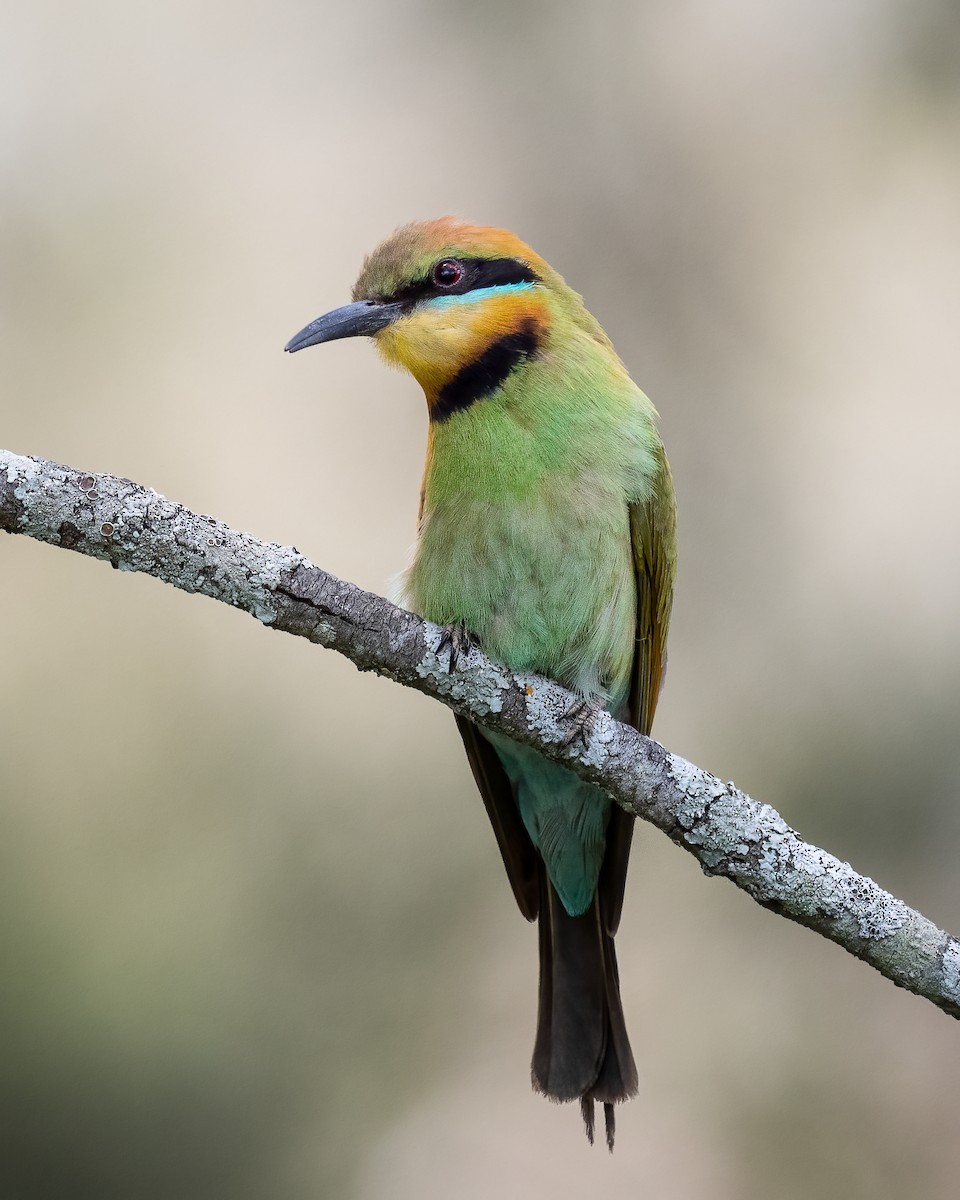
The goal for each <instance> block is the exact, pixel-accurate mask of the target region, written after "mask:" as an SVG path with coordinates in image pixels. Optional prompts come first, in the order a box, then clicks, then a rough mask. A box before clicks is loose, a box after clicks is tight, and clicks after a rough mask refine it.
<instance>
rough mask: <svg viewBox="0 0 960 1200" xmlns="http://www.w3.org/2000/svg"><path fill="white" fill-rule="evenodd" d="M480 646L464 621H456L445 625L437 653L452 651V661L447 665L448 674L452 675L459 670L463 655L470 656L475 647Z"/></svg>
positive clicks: (441, 631) (441, 632)
mask: <svg viewBox="0 0 960 1200" xmlns="http://www.w3.org/2000/svg"><path fill="white" fill-rule="evenodd" d="M477 645H479V642H478V641H477V638H476V636H475V635H474V634H472V633H470V631H469V630H468V629H467V627H466V626H465V625H464V623H463V622H462V621H454V623H453V624H452V625H444V627H443V628H442V629H441V630H440V641H439V643H438V644H437V653H438V654H442V653H443V651H444V650H446V649H449V650H450V661H449V663H448V664H447V674H448V675H452V674H453V673H454V671H455V670H456V669H457V661H458V659H459V658H460V657H461V656H462V655H466V654H469V653H470V651H471V650H472V649H473V648H474V646H477Z"/></svg>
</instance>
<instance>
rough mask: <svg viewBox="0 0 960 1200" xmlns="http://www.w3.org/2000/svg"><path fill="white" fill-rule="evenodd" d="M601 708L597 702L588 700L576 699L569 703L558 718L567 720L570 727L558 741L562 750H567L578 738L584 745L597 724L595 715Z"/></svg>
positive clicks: (597, 715) (598, 713)
mask: <svg viewBox="0 0 960 1200" xmlns="http://www.w3.org/2000/svg"><path fill="white" fill-rule="evenodd" d="M602 711H603V708H602V706H601V705H599V704H595V703H592V702H591V701H589V700H577V701H576V702H575V703H574V704H571V705H570V707H569V708H568V709H567V711H566V712H565V713H564V714H563V716H562V717H561V718H560V719H561V721H564V722H569V724H570V728H569V730H568V732H567V734H566V736H565V737H564V739H563V741H562V742H561V743H560V744H561V746H563V748H564V750H567V749H568V748H569V747H570V746H572V745H573V743H574V742H575V741H576V740H577V738H579V739H580V741H581V742H583V744H584V746H586V744H587V742H588V741H589V740H590V735H591V734H592V733H593V731H594V728H595V727H596V724H597V717H599V716H600V713H601V712H602Z"/></svg>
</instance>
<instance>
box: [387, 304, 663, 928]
mask: <svg viewBox="0 0 960 1200" xmlns="http://www.w3.org/2000/svg"><path fill="white" fill-rule="evenodd" d="M556 308H557V309H559V311H558V312H556V314H555V316H554V319H553V322H552V327H551V332H550V335H549V336H548V338H547V341H546V345H545V346H544V348H543V350H542V351H541V353H540V355H539V356H538V357H537V358H536V359H535V360H533V361H531V362H528V363H527V364H526V365H525V366H524V367H523V369H522V370H518V371H516V372H514V374H513V375H512V376H511V377H510V378H509V379H508V380H507V381H506V382H505V384H504V385H503V386H502V387H501V388H500V389H499V390H498V391H497V392H496V393H495V394H494V395H491V396H489V397H487V398H485V399H484V400H483V401H482V402H481V403H478V404H475V405H473V406H472V407H471V408H469V409H467V410H466V411H464V412H462V413H459V414H458V415H457V417H456V418H455V419H453V420H450V421H447V422H444V423H443V424H440V425H437V426H434V428H433V429H432V430H431V454H430V460H429V464H428V467H427V471H426V475H425V478H424V502H423V514H422V519H421V530H420V538H419V542H418V546H417V551H416V557H415V559H414V563H413V566H412V567H411V569H410V571H409V573H408V576H407V585H406V592H407V599H408V601H409V603H410V605H411V607H413V608H414V609H415V610H416V611H417V612H421V613H423V615H424V616H426V617H429V618H430V620H432V621H436V622H437V623H438V624H440V625H447V624H452V623H453V622H457V621H460V622H463V624H464V625H465V626H466V628H467V629H468V630H470V631H471V632H472V633H474V634H476V635H477V637H478V638H479V640H480V643H481V645H482V646H483V647H484V649H485V650H486V651H487V653H488V654H490V655H492V656H493V657H494V658H496V659H499V660H500V661H502V662H503V663H505V664H506V665H507V666H508V667H512V668H513V669H515V670H524V671H539V672H541V673H543V674H545V675H548V676H550V677H551V678H554V679H557V680H558V681H559V682H561V683H564V684H566V685H567V686H568V687H571V688H573V689H575V690H577V691H579V692H581V693H582V694H583V695H584V696H585V697H588V698H590V699H597V700H600V701H602V702H603V704H604V705H605V706H606V707H609V708H610V709H611V710H612V711H613V712H615V713H617V714H618V715H621V716H625V715H626V705H627V701H628V698H629V693H630V681H631V672H632V668H633V662H634V633H635V628H636V603H637V601H636V584H635V578H634V577H635V566H634V554H633V545H632V541H631V532H630V520H629V509H630V505H631V504H637V505H643V504H645V503H646V502H647V501H648V500H649V498H650V497H651V496H652V495H653V494H654V491H655V490H656V489H657V488H658V487H659V488H660V489H662V488H663V487H664V475H663V463H664V460H663V457H662V454H661V453H660V452H659V446H660V443H659V438H658V436H657V433H656V430H655V428H654V424H653V420H654V411H653V407H652V405H651V404H650V402H649V401H648V400H647V398H646V397H645V396H644V395H643V394H642V393H641V392H640V391H639V389H638V388H637V387H636V386H635V385H634V384H633V382H632V381H631V380H630V378H629V376H628V375H627V374H626V372H625V371H624V369H623V368H622V367H621V365H620V363H619V361H618V360H617V359H616V358H615V356H614V355H613V353H612V351H611V350H610V349H609V348H608V346H607V345H605V344H604V343H603V342H600V341H597V340H596V339H595V338H593V337H590V336H589V335H588V334H587V333H585V332H584V331H582V330H581V329H580V328H579V327H578V326H577V325H575V324H574V323H573V322H572V321H571V320H570V318H569V316H568V315H567V313H566V312H564V311H563V310H562V308H561V306H560V305H559V304H558V305H556ZM490 740H491V741H493V742H494V744H495V745H496V747H497V750H498V752H499V754H500V757H501V759H502V760H503V763H504V766H505V767H506V770H507V774H508V776H509V777H510V779H511V781H512V782H513V783H514V785H515V787H516V789H517V799H518V802H519V805H520V811H521V814H522V816H523V820H524V824H525V825H526V827H527V830H528V832H529V834H530V837H531V838H532V840H533V842H534V845H536V846H537V848H538V850H539V851H540V853H541V855H542V856H543V859H544V861H545V863H546V866H547V872H548V874H549V876H550V879H551V881H552V882H553V885H554V887H555V888H556V889H557V892H558V893H559V895H560V898H561V899H562V901H563V903H564V907H565V908H566V909H567V911H568V912H569V913H570V914H571V915H577V914H579V913H582V912H584V911H585V909H586V908H587V907H588V906H589V904H590V902H591V901H592V899H593V895H594V893H595V891H596V886H597V877H598V874H599V871H600V864H601V861H602V859H603V852H604V836H603V835H604V829H605V827H606V820H607V813H608V809H609V804H610V801H609V799H607V798H606V797H605V796H604V794H603V793H602V792H600V791H598V790H597V789H596V788H593V787H590V786H589V785H587V784H584V783H583V782H582V781H580V780H578V779H577V778H576V777H575V776H573V775H571V774H570V772H568V771H566V770H564V769H563V768H561V767H557V766H555V765H554V764H551V763H549V762H547V761H546V760H545V759H543V758H541V757H540V756H539V755H536V754H531V753H530V752H529V751H526V750H524V749H522V748H521V747H519V746H516V745H514V744H513V743H510V742H508V741H506V740H505V739H501V738H496V737H491V738H490Z"/></svg>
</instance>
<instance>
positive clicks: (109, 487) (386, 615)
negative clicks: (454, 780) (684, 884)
mask: <svg viewBox="0 0 960 1200" xmlns="http://www.w3.org/2000/svg"><path fill="white" fill-rule="evenodd" d="M0 530H3V531H6V532H7V533H23V534H26V535H27V536H28V537H32V538H36V539H37V540H39V541H42V542H49V543H51V544H52V545H54V546H62V547H64V548H65V549H68V550H76V551H78V552H79V553H81V554H89V555H91V556H93V557H94V558H101V559H105V560H106V561H107V562H109V563H111V564H112V565H113V566H114V567H117V568H119V569H120V570H122V571H143V572H145V573H146V574H148V575H154V576H156V578H157V579H162V580H163V581H164V582H166V583H170V584H173V586H174V587H177V588H180V589H181V590H182V591H185V592H201V593H202V594H203V595H205V596H210V597H211V598H213V599H214V600H221V601H223V602H224V603H225V604H231V605H233V606H234V607H235V608H241V609H243V610H244V611H245V612H248V613H250V614H251V615H252V616H254V617H256V618H257V620H259V621H262V622H263V623H264V624H265V625H268V626H270V627H271V628H273V629H280V630H283V631H285V632H287V633H293V634H296V635H297V636H299V637H305V638H307V639H308V640H309V641H311V642H318V643H319V644H320V645H322V646H328V647H330V648H331V649H333V650H337V651H339V652H340V653H341V654H344V655H346V656H347V658H349V659H351V661H352V662H354V663H355V664H356V666H357V667H359V669H360V670H361V671H376V672H378V673H379V674H380V675H386V676H387V677H388V678H390V679H394V680H396V681H397V682H398V683H402V684H404V685H405V686H407V687H413V688H416V689H417V690H418V691H421V692H425V693H426V694H427V695H429V696H433V697H434V698H436V699H438V700H440V701H442V702H443V703H444V704H446V705H448V706H449V707H450V708H452V709H454V711H456V712H458V713H461V714H462V715H464V716H467V717H471V718H473V719H474V720H475V721H477V722H478V723H479V724H481V725H484V726H487V727H488V728H490V729H495V730H497V731H499V732H500V733H504V734H507V735H509V736H510V737H512V738H514V739H515V740H516V741H518V742H523V743H525V744H527V745H530V746H535V747H536V748H537V749H538V750H539V751H541V752H542V753H543V754H544V755H546V756H547V757H548V758H551V759H555V760H556V761H558V762H563V763H564V764H565V765H566V766H567V767H569V768H570V770H571V771H575V772H576V774H578V775H580V776H582V777H583V778H584V779H588V780H590V782H592V783H596V784H598V785H599V786H600V787H602V788H604V789H605V790H606V791H607V792H608V793H609V794H610V795H611V796H612V797H613V799H614V800H615V801H616V802H617V803H618V804H620V805H622V807H623V808H625V809H627V810H628V811H630V812H633V813H636V815H637V816H638V817H642V818H643V820H645V821H649V822H650V823H651V824H652V825H655V826H656V827H657V828H658V829H660V830H662V831H663V832H664V833H665V834H666V835H667V837H669V838H670V839H671V841H673V842H675V843H676V845H678V846H680V847H682V848H683V849H684V850H687V851H688V852H689V853H691V854H693V855H694V857H695V858H696V859H697V860H698V861H699V862H700V864H701V866H702V867H703V869H704V871H705V872H706V873H707V874H710V875H723V876H725V877H726V878H728V879H731V880H732V881H733V882H734V883H735V884H736V885H737V887H739V888H742V889H743V890H744V891H745V892H747V893H748V894H749V895H750V896H752V897H753V899H754V900H756V901H757V903H758V904H762V905H763V906H764V907H765V908H770V909H772V910H773V911H774V912H777V913H780V914H781V916H785V917H789V918H790V919H791V920H793V921H798V922H799V923H800V924H802V925H806V926H808V927H809V928H810V929H814V930H816V931H817V932H818V933H820V934H822V935H823V936H824V937H827V938H830V939H831V941H834V942H836V943H837V944H838V945H840V946H842V947H843V948H844V949H845V950H848V951H849V952H850V953H851V954H854V955H856V956H857V957H858V958H861V959H863V960H864V961H865V962H868V963H870V965H871V966H873V967H875V968H876V969H877V970H878V971H879V972H880V973H881V974H883V975H885V976H886V977H887V978H888V979H891V980H892V981H893V982H894V983H895V984H897V986H898V987H903V988H907V989H908V990H909V991H911V992H915V993H917V995H920V996H925V997H926V998H927V999H928V1000H931V1001H932V1002H933V1003H934V1004H936V1005H937V1006H938V1007H940V1008H942V1009H943V1010H944V1012H947V1013H949V1014H950V1015H951V1016H953V1017H960V942H958V941H957V940H956V939H955V938H953V937H951V936H950V935H948V934H946V933H944V932H943V930H941V929H938V928H937V927H936V926H935V925H934V924H933V923H932V922H931V921H928V920H927V918H926V917H924V916H922V915H921V914H920V913H918V912H915V911H914V910H913V909H911V908H908V907H907V905H906V904H904V903H903V902H902V901H901V900H898V899H897V898H896V897H894V896H892V895H891V894H890V893H889V892H886V891H884V890H883V889H882V888H881V887H879V886H878V885H877V884H876V883H874V882H873V880H872V879H868V878H866V877H865V876H862V875H858V874H857V872H856V871H854V870H853V868H852V867H851V866H850V865H849V864H848V863H844V862H840V861H839V860H838V859H836V858H834V857H833V855H831V854H827V853H826V852H825V851H823V850H819V849H818V848H817V847H816V846H812V845H810V844H809V843H807V842H805V841H803V840H802V839H801V838H800V837H799V836H798V834H797V833H796V832H795V831H794V830H793V829H791V828H790V826H789V825H787V823H786V822H785V821H784V820H783V818H782V817H781V816H780V815H779V814H778V813H777V812H775V811H774V810H773V809H772V808H770V806H769V805H766V804H760V803H758V802H757V801H756V800H753V799H751V797H749V796H747V795H746V794H745V793H743V792H741V791H739V790H738V789H737V788H736V787H734V785H733V784H732V783H722V782H721V781H720V780H719V779H717V778H715V777H714V776H713V775H710V774H708V773H707V772H706V771H702V770H700V768H699V767H695V766H694V765H693V764H692V763H689V762H687V761H686V760H685V759H682V758H679V757H677V756H676V755H673V754H670V753H668V751H666V750H665V749H664V748H663V747H662V746H661V745H659V743H657V742H654V741H652V740H651V739H649V738H645V737H643V736H641V735H640V734H639V733H637V731H636V730H635V729H632V728H631V727H629V726H627V725H621V724H620V723H619V722H617V721H615V720H614V719H613V718H612V717H611V716H610V715H609V714H608V713H602V714H600V716H599V718H598V720H597V721H596V724H595V725H594V728H593V730H592V732H590V734H589V735H588V736H587V737H586V741H585V744H583V745H581V746H579V747H578V746H576V745H575V746H570V747H567V746H565V745H564V739H565V737H566V734H567V732H568V728H567V726H566V724H565V722H564V714H565V713H566V712H567V711H568V709H569V708H570V706H571V705H572V704H573V703H574V702H575V701H576V697H575V696H573V695H572V694H571V693H570V692H567V691H566V690H564V689H563V688H561V687H559V686H558V685H557V684H555V683H552V682H550V681H549V680H547V679H542V678H540V677H539V676H536V675H523V674H518V673H515V672H511V671H508V670H506V668H504V667H502V666H499V665H498V664H497V663H494V662H491V661H490V660H489V659H487V658H486V657H484V655H483V654H481V653H480V652H479V651H478V650H476V649H473V650H471V651H470V652H469V654H467V655H460V656H459V657H458V660H457V668H456V670H455V671H454V672H453V673H451V672H450V671H449V670H448V667H449V657H448V653H447V651H441V649H440V630H439V629H438V628H437V626H435V625H432V624H430V622H428V621H424V620H422V619H421V618H420V617H417V616H414V615H413V614H412V613H409V612H405V611H404V610H403V609H400V608H397V607H395V606H394V605H392V604H390V603H388V602H387V601H386V600H383V599H381V598H380V597H379V596H375V595H372V594H371V593H369V592H364V591H361V589H360V588H357V587H354V586H353V585H352V584H350V583H344V582H343V581H341V580H339V579H336V578H335V577H334V576H332V575H328V574H327V573H326V572H325V571H321V570H320V569H319V568H318V567H315V566H314V565H313V564H312V563H310V562H309V561H308V560H307V559H306V558H304V557H303V555H302V554H300V553H298V551H297V550H295V549H293V548H291V547H289V546H278V545H274V544H271V543H265V542H261V541H258V540H257V539H256V538H254V537H251V536H250V535H249V534H246V533H238V532H237V531H236V530H234V529H231V528H230V527H229V526H227V525H224V524H223V523H222V522H220V521H216V520H214V519H213V518H212V517H206V516H200V515H198V514H197V513H193V512H190V511H189V510H188V509H186V508H183V507H182V506H181V505H179V504H172V503H171V502H170V501H169V500H165V499H164V498H163V496H160V495H158V493H157V492H154V491H151V490H150V489H149V488H145V487H142V486H141V485H140V484H137V483H132V482H131V481H130V480H129V479H119V478H117V477H116V476H113V475H96V474H93V473H92V472H91V473H86V472H82V471H77V470H74V469H73V468H72V467H63V466H58V465H57V464H56V463H52V462H47V461H45V460H44V459H39V458H25V457H21V456H20V455H16V454H11V453H9V452H8V451H0Z"/></svg>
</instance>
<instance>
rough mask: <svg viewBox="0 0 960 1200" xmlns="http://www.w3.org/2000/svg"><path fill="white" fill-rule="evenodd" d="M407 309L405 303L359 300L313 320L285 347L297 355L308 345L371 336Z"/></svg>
mask: <svg viewBox="0 0 960 1200" xmlns="http://www.w3.org/2000/svg"><path fill="white" fill-rule="evenodd" d="M403 309H404V306H403V305H402V304H398V303H389V302H388V303H384V304H381V303H379V302H378V301H376V300H358V301H357V302H356V304H346V305H344V307H343V308H335V309H334V310H333V312H328V313H324V314H323V316H322V317H317V319H316V320H315V321H311V322H310V324H309V325H308V326H307V327H306V328H305V329H301V330H300V332H299V333H298V334H296V336H295V337H292V338H291V339H290V341H289V342H287V344H286V345H285V346H284V350H286V351H287V352H288V353H290V354H294V353H296V351H297V350H303V349H304V348H305V347H307V346H318V345H319V344H320V343H321V342H335V341H336V340H337V339H338V338H347V337H370V336H371V335H372V334H374V333H379V331H380V330H381V329H386V327H387V326H388V325H389V324H390V322H391V321H395V320H396V319H397V317H399V316H401V315H402V313H403Z"/></svg>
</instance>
